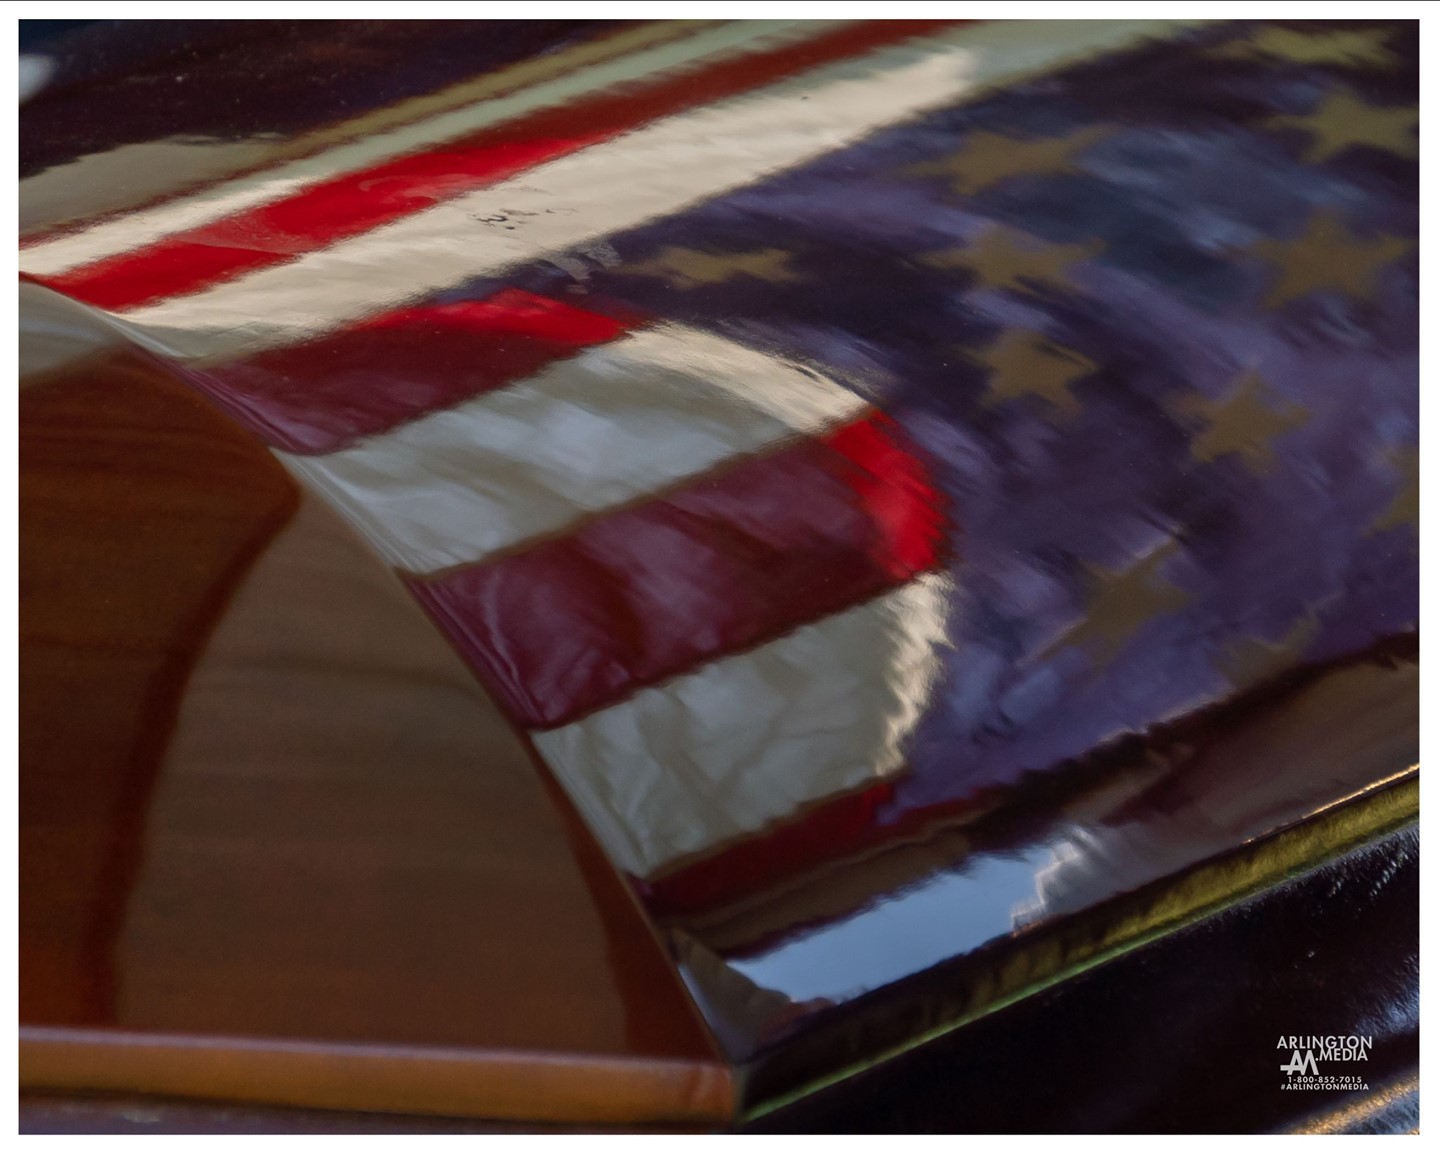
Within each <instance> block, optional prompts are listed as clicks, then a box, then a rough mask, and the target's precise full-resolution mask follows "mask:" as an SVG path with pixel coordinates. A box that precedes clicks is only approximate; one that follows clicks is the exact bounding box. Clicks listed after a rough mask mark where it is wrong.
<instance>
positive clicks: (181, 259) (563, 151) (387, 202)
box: [44, 20, 953, 311]
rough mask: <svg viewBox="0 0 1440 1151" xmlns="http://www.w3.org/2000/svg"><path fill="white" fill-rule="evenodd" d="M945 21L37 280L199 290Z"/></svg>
mask: <svg viewBox="0 0 1440 1151" xmlns="http://www.w3.org/2000/svg"><path fill="white" fill-rule="evenodd" d="M951 23H953V21H943V20H910V21H901V20H874V21H864V22H861V23H859V24H856V25H851V26H848V27H844V28H840V29H838V30H836V31H833V32H828V33H824V34H822V35H820V36H817V37H815V38H814V39H813V40H808V41H805V42H803V43H799V44H793V45H787V46H785V47H782V48H777V49H773V50H771V51H769V52H756V53H752V54H749V55H745V56H741V57H739V58H736V59H731V60H724V61H721V62H719V63H716V64H713V65H711V66H709V67H708V68H705V69H703V70H700V71H697V72H692V73H686V74H683V75H680V76H675V77H672V78H670V79H668V80H664V81H661V82H658V83H655V84H649V85H644V86H639V87H637V88H635V89H634V90H631V91H621V92H617V93H616V94H614V95H610V96H604V97H599V98H595V99H591V100H587V101H584V102H581V103H579V104H576V105H573V106H567V107H563V108H555V109H546V110H543V111H540V112H537V113H535V114H533V115H530V116H526V117H523V118H521V119H519V120H517V121H515V122H513V123H509V124H504V125H501V126H498V127H496V128H492V129H487V130H485V131H483V132H479V133H476V134H474V135H472V136H469V137H465V138H463V139H461V140H456V141H453V142H451V143H448V144H446V145H445V146H443V147H442V148H438V149H434V150H431V151H427V152H423V153H419V154H416V155H411V156H403V157H400V158H398V159H396V160H392V161H390V162H389V163H386V164H381V165H378V166H376V167H374V168H370V169H367V170H365V171H361V172H350V173H347V174H345V175H343V176H339V177H336V178H335V179H332V180H328V181H325V182H323V183H319V184H314V185H312V186H310V187H309V188H306V189H305V190H304V191H302V192H299V193H297V194H296V195H294V196H290V197H287V198H285V199H282V200H278V201H275V202H274V203H270V204H265V205H262V206H260V207H257V208H253V209H250V210H247V211H244V212H239V213H236V214H235V215H233V216H229V217H227V218H225V219H223V220H220V221H218V222H216V223H212V224H207V225H205V226H203V227H200V228H194V229H190V230H188V231H184V232H180V233H177V234H176V235H174V236H171V237H168V238H167V239H164V240H160V241H158V242H156V243H154V244H150V245H148V246H146V247H144V248H141V249H139V250H137V251H134V252H125V253H122V254H120V255H117V256H112V257H110V258H108V259H105V260H100V261H97V262H95V263H93V264H88V265H84V266H82V267H79V268H74V269H72V270H70V271H67V272H62V273H60V274H59V275H56V276H51V277H46V278H45V279H44V282H45V283H47V284H48V285H49V286H51V287H53V288H56V289H57V290H59V291H63V292H65V293H67V294H69V295H72V296H75V297H77V298H78V299H82V300H85V301H86V302H87V303H91V304H94V305H96V306H97V307H101V308H107V309H110V310H112V311H122V310H125V309H128V308H137V307H140V306H142V305H144V304H147V303H152V302H154V301H156V300H161V299H167V298H169V297H172V296H179V295H184V294H187V293H190V292H196V291H199V290H201V289H202V288H205V287H208V286H210V285H212V284H216V283H219V282H221V281H224V280H228V279H232V278H234V277H236V276H238V275H241V274H243V273H245V272H253V271H256V270H258V269H260V268H266V267H272V266H275V265H277V264H282V263H286V262H288V261H291V260H294V259H296V258H298V257H299V256H301V255H304V254H305V253H307V252H313V251H316V250H318V249H320V248H323V247H326V246H327V245H329V244H333V243H335V242H336V241H338V240H343V239H346V238H348V237H351V236H356V235H359V234H360V233H362V232H365V231H368V230H370V229H372V228H375V227H378V226H380V225H381V224H386V223H390V222H391V221H394V220H396V219H399V218H400V217H402V216H406V215H410V214H412V213H415V212H419V211H422V210H423V209H425V208H429V207H431V206H433V205H434V204H437V203H440V202H442V201H444V200H448V199H452V198H454V197H456V196H460V195H463V194H464V193H467V192H472V191H474V190H476V189H477V188H482V187H485V186H486V185H488V184H492V183H496V182H498V181H500V180H504V179H507V178H508V177H511V176H514V175H516V174H518V173H520V172H523V171H525V170H526V169H528V168H532V167H534V166H536V165H538V164H541V163H544V162H546V161H549V160H554V159H557V158H559V157H561V156H564V155H567V154H568V153H571V152H575V151H578V150H579V149H581V148H584V147H587V146H589V145H591V144H595V143H599V142H600V141H603V140H609V139H612V138H614V137H616V136H619V135H621V134H622V133H624V132H628V131H632V130H634V129H635V128H638V127H640V126H641V125H643V124H646V123H649V122H651V121H653V120H657V119H659V118H661V117H663V116H668V115H672V114H674V113H676V112H680V111H683V110H685V109H687V108H693V107H696V106H698V105H701V104H705V103H709V102H711V101H714V100H719V99H723V98H726V97H729V96H733V95H736V94H738V93H740V92H743V91H745V90H747V89H750V88H755V87H758V86H760V85H763V84H769V83H772V82H774V81H777V80H781V79H784V78H785V77H787V76H789V75H792V74H794V73H798V72H801V71H804V70H806V69H809V68H813V67H816V66H818V65H821V64H826V63H830V62H832V61H835V60H839V59H844V58H845V57H847V56H851V55H855V54H857V53H860V52H864V51H867V50H869V49H872V48H875V47H879V46H882V45H884V44H887V43H891V42H893V41H897V40H904V39H908V38H910V37H914V36H919V35H923V34H925V33H927V32H931V31H934V30H935V29H937V28H941V27H945V26H947V25H949V24H951Z"/></svg>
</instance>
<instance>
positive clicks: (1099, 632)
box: [1036, 540, 1194, 666]
mask: <svg viewBox="0 0 1440 1151" xmlns="http://www.w3.org/2000/svg"><path fill="white" fill-rule="evenodd" d="M1174 550H1175V541H1174V540H1170V541H1167V542H1166V543H1164V544H1162V545H1161V546H1160V547H1158V548H1156V549H1155V550H1154V551H1152V552H1151V553H1150V554H1149V555H1147V556H1145V557H1144V558H1142V559H1141V560H1139V561H1138V562H1137V563H1135V564H1134V565H1132V566H1131V567H1129V568H1122V569H1121V570H1119V571H1108V570H1106V569H1104V568H1096V567H1090V566H1089V565H1086V571H1087V572H1088V573H1089V584H1090V589H1089V602H1088V603H1087V604H1086V607H1085V614H1084V616H1083V617H1082V618H1081V619H1080V620H1079V621H1078V622H1077V623H1075V624H1073V625H1072V626H1071V627H1070V628H1068V629H1067V630H1066V631H1065V632H1063V633H1062V634H1061V635H1059V636H1058V637H1056V638H1055V639H1054V640H1052V641H1051V642H1050V643H1049V644H1048V645H1047V646H1046V647H1045V649H1044V650H1043V651H1041V652H1040V654H1039V655H1038V656H1037V657H1036V658H1037V659H1043V658H1044V657H1045V656H1047V655H1049V654H1050V653H1051V652H1053V651H1056V650H1058V649H1059V648H1061V647H1084V648H1087V649H1089V651H1090V654H1091V656H1092V657H1093V658H1094V660H1095V662H1096V664H1097V665H1099V666H1103V665H1105V664H1108V663H1109V662H1110V661H1111V660H1113V659H1114V658H1115V657H1116V656H1117V655H1119V654H1120V650H1121V649H1122V648H1123V647H1124V646H1125V644H1126V643H1128V642H1129V641H1130V638H1131V637H1132V636H1133V635H1134V634H1135V633H1136V632H1137V631H1139V630H1140V629H1141V628H1142V627H1144V626H1145V624H1147V623H1149V622H1150V621H1151V620H1152V619H1155V618H1157V617H1159V616H1161V615H1163V614H1164V613H1166V612H1169V611H1174V610H1175V609H1177V608H1180V607H1184V606H1185V605H1186V604H1187V603H1189V602H1190V601H1191V600H1192V599H1193V598H1194V597H1193V596H1192V595H1191V594H1190V593H1189V592H1186V591H1182V590H1181V589H1180V588H1178V587H1176V586H1175V585H1174V584H1172V583H1170V582H1168V581H1167V580H1166V579H1164V577H1163V576H1161V575H1160V574H1159V568H1160V566H1161V565H1162V564H1163V563H1164V562H1165V561H1166V560H1167V559H1169V558H1170V556H1171V555H1172V554H1173V552H1174Z"/></svg>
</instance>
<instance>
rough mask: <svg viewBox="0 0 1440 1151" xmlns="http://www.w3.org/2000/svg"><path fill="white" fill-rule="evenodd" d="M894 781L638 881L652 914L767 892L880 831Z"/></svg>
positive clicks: (692, 910)
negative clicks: (880, 816) (882, 810)
mask: <svg viewBox="0 0 1440 1151" xmlns="http://www.w3.org/2000/svg"><path fill="white" fill-rule="evenodd" d="M894 794H895V785H894V784H893V783H892V782H890V781H888V780H887V781H884V782H882V783H877V784H873V785H872V786H870V787H867V788H865V789H864V790H862V791H853V792H850V793H849V794H847V795H842V796H839V797H837V798H835V799H831V800H827V801H826V802H824V803H821V804H818V805H816V806H814V807H811V808H809V809H808V810H806V811H804V812H802V813H801V814H800V815H798V816H796V818H794V819H792V820H789V821H787V822H786V823H783V824H781V825H780V826H779V827H772V828H767V829H766V830H765V831H764V832H762V833H760V834H758V835H753V836H750V837H748V838H746V839H743V840H740V841H739V842H737V843H732V844H730V845H728V846H726V847H724V848H722V849H721V850H719V851H717V852H716V853H715V854H713V855H708V856H706V857H705V858H704V859H699V860H696V861H694V862H692V863H689V864H687V865H685V866H683V867H681V868H680V869H679V870H676V871H673V872H670V873H668V874H666V875H663V876H661V877H659V878H657V879H652V880H638V879H637V880H635V881H634V882H635V884H636V886H637V888H638V889H639V892H640V896H641V898H642V899H643V900H644V902H645V906H646V908H647V909H648V910H649V911H650V913H651V914H652V915H656V916H659V917H661V918H667V917H677V916H682V915H694V914H697V913H699V912H703V911H707V910H709V909H711V908H715V907H720V906H723V905H724V904H726V903H731V902H734V901H735V900H737V899H742V898H744V897H745V896H747V895H754V894H757V893H760V892H763V891H768V890H773V889H774V888H775V886H776V884H777V882H778V881H779V880H781V879H788V878H790V877H792V876H795V875H800V874H803V873H804V872H806V871H808V870H810V869H811V868H813V867H816V866H818V865H820V864H821V863H824V862H825V861H826V860H829V859H833V858H835V857H836V856H839V855H842V854H844V853H846V852H850V851H854V850H855V849H856V848H857V845H863V844H866V843H869V842H871V841H873V840H877V839H878V838H879V836H878V835H877V834H876V829H877V820H876V816H875V813H876V811H877V810H878V809H880V808H882V807H884V806H885V805H886V804H887V803H889V802H890V800H891V798H892V797H893V796H894Z"/></svg>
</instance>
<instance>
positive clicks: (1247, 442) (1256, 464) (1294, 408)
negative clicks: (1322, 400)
mask: <svg viewBox="0 0 1440 1151" xmlns="http://www.w3.org/2000/svg"><path fill="white" fill-rule="evenodd" d="M1264 392H1265V381H1264V380H1263V379H1262V378H1261V377H1260V375H1259V374H1258V373H1256V372H1246V373H1245V374H1244V375H1243V376H1241V377H1240V379H1239V381H1238V383H1237V384H1236V385H1235V386H1234V387H1233V388H1231V389H1230V391H1229V392H1228V393H1227V394H1226V395H1224V396H1222V397H1221V398H1220V399H1218V400H1206V399H1196V398H1194V397H1191V398H1190V399H1188V400H1187V401H1185V402H1182V403H1181V404H1180V405H1179V410H1180V413H1181V414H1182V415H1185V416H1198V417H1199V418H1200V419H1201V420H1203V421H1204V424H1205V430H1204V431H1202V432H1201V433H1200V434H1199V435H1197V436H1196V437H1195V439H1194V440H1193V441H1192V442H1191V444H1190V454H1191V455H1193V456H1194V457H1195V458H1196V459H1197V460H1199V461H1200V462H1201V463H1208V462H1209V461H1211V460H1216V459H1219V458H1220V457H1221V456H1228V455H1239V456H1240V457H1241V458H1242V459H1243V460H1244V461H1245V464H1246V466H1247V467H1249V469H1250V470H1251V471H1252V472H1254V473H1255V474H1256V475H1260V474H1262V473H1264V472H1265V471H1267V470H1268V469H1269V467H1270V464H1271V463H1272V462H1273V459H1274V456H1273V451H1272V447H1271V444H1272V442H1273V441H1274V440H1275V438H1276V437H1277V436H1279V435H1281V434H1282V433H1284V432H1288V431H1290V430H1291V429H1292V428H1296V427H1299V426H1300V425H1301V424H1303V423H1304V422H1305V421H1306V420H1307V419H1309V416H1308V415H1307V414H1306V412H1305V410H1304V409H1303V408H1301V407H1299V406H1298V405H1296V404H1286V405H1285V406H1284V407H1283V408H1275V407H1273V406H1272V405H1271V404H1269V403H1267V402H1266V401H1265V400H1263V399H1262V398H1261V397H1262V395H1263V394H1264Z"/></svg>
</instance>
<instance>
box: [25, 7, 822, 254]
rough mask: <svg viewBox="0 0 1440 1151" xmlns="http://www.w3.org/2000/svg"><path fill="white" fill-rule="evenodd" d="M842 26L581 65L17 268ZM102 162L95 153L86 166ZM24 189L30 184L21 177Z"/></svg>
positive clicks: (750, 27) (732, 29)
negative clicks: (628, 85)
mask: <svg viewBox="0 0 1440 1151" xmlns="http://www.w3.org/2000/svg"><path fill="white" fill-rule="evenodd" d="M839 23H843V21H796V20H753V21H737V22H735V23H733V24H727V25H722V26H721V27H719V28H706V29H702V30H700V31H698V32H697V33H695V34H693V35H690V36H687V37H685V38H684V39H681V40H676V41H672V42H669V43H665V44H661V45H659V46H657V47H654V48H648V49H646V50H643V51H639V52H634V53H631V54H629V55H626V56H622V57H620V58H619V59H615V60H608V61H606V62H605V63H603V64H596V65H593V66H591V67H588V68H582V69H579V70H577V71H576V72H574V73H573V74H571V75H567V76H562V77H560V78H559V79H556V80H551V81H548V82H546V83H541V84H536V85H535V86H533V87H528V88H522V89H521V90H520V91H518V92H511V93H507V94H506V95H503V96H498V97H495V98H493V99H488V100H481V101H479V102H477V103H475V104H472V105H470V106H468V107H464V108H459V109H456V110H455V111H451V112H446V113H444V114H442V115H438V116H434V117H432V118H430V119H427V120H422V121H420V122H419V123H416V124H409V125H406V126H404V127H402V128H399V129H397V130H395V131H392V132H387V133H384V134H379V135H374V136H367V137H366V138H364V139H362V140H359V141H356V142H355V143H352V144H346V145H343V146H341V147H337V148H332V149H330V150H329V151H326V152H323V153H321V154H319V155H316V156H309V157H306V158H304V159H301V160H295V161H293V162H291V163H288V164H284V165H282V166H279V167H274V168H267V169H265V170H263V171H260V172H256V173H254V174H252V175H247V176H241V177H239V178H237V179H235V180H231V181H229V182H227V183H224V184H220V185H218V186H215V187H211V188H206V189H204V190H203V191H200V192H197V193H195V194H194V195H191V196H187V197H184V198H183V199H178V200H172V201H169V202H167V203H164V204H160V205H158V206H156V207H154V208H151V209H146V210H142V211H139V212H134V213H131V214H130V215H127V216H123V217H121V218H120V219H116V220H109V221H104V222H102V223H99V224H96V225H95V226H93V227H91V228H88V229H86V230H85V231H83V232H78V233H75V234H73V235H69V236H62V237H59V238H57V239H54V240H50V241H47V242H44V243H40V244H36V245H35V246H34V247H30V248H25V249H22V250H21V252H20V270H21V271H23V272H28V273H30V274H31V275H35V276H53V275H57V274H59V273H61V272H64V271H68V270H69V269H71V268H75V267H79V266H80V265H82V264H89V263H93V262H95V261H98V260H101V259H104V258H106V257H108V256H114V255H118V254H119V253H121V252H126V251H130V250H131V249H133V248H138V247H140V246H141V245H143V244H148V243H151V242H152V241H155V240H158V239H162V238H163V237H165V236H167V235H170V234H172V233H174V232H179V231H182V230H184V229H186V228H194V227H198V226H200V225H202V224H206V223H209V222H211V221H213V220H217V219H219V218H221V217H223V216H226V215H229V214H231V213H233V212H238V211H241V210H243V209H246V208H253V207H255V206H257V205H260V204H266V203H270V202H273V201H275V200H279V199H282V198H283V197H285V196H289V195H293V194H295V193H296V192H298V191H300V190H302V189H303V188H304V187H305V186H307V185H309V184H314V183H317V182H319V181H321V180H328V179H332V178H334V177H336V176H340V175H343V174H345V173H346V172H354V171H358V170H361V169H364V168H368V167H371V166H373V165H376V164H380V163H383V162H385V161H387V160H391V159H394V158H396V157H398V156H402V155H405V154H407V153H411V152H419V151H423V150H425V149H426V148H429V147H432V146H434V145H436V144H440V143H443V142H445V141H447V140H453V139H455V138H457V137H460V136H465V135H468V134H470V133H472V132H477V131H479V130H481V129H483V128H490V127H494V126H496V125H499V124H502V123H504V122H506V121H507V120H515V119H518V118H520V117H521V116H525V115H528V114H529V113H531V112H535V111H539V110H540V109H543V108H553V107H558V106H560V105H562V104H565V103H568V102H571V101H576V100H583V99H584V98H585V97H587V96H589V95H591V94H594V93H606V92H609V91H610V90H612V89H614V88H615V87H616V86H617V85H620V84H625V83H632V82H634V81H637V80H653V79H655V78H657V77H658V76H661V75H663V74H665V73H669V72H675V71H679V70H683V69H686V68H693V67H695V66H697V65H705V64H712V63H715V62H716V60H717V59H724V58H728V57H732V56H736V55H739V54H741V53H743V52H754V51H761V50H764V49H768V48H774V47H778V46H779V45H781V44H784V43H786V42H788V41H792V40H801V39H806V38H809V37H813V36H816V35H818V34H820V33H821V32H827V31H829V30H830V29H831V28H833V27H835V26H836V25H837V24H839ZM145 146H146V147H152V146H151V145H145ZM227 147H231V146H229V145H227ZM98 162H99V161H97V160H96V159H95V158H93V157H88V158H86V159H85V160H84V161H82V162H81V163H87V164H92V165H94V164H96V163H98ZM91 182H92V183H93V181H91ZM21 187H22V191H23V190H24V184H23V183H22V185H21Z"/></svg>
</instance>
